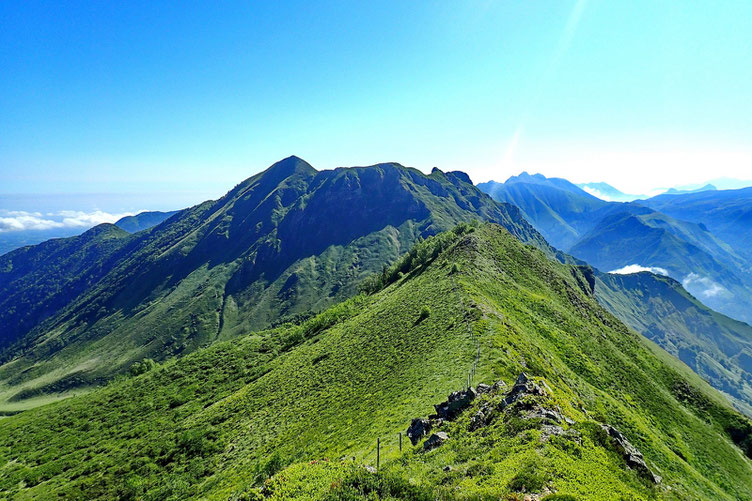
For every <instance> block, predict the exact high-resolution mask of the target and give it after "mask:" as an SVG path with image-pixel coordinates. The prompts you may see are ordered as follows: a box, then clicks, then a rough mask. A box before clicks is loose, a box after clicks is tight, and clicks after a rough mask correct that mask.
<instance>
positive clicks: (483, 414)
mask: <svg viewBox="0 0 752 501" xmlns="http://www.w3.org/2000/svg"><path fill="white" fill-rule="evenodd" d="M495 414H496V410H495V409H494V407H493V405H491V403H490V402H486V403H485V404H483V406H482V407H481V408H480V409H478V412H476V413H475V414H473V416H472V417H471V418H470V431H475V430H477V429H478V428H482V427H484V426H486V425H487V424H488V423H490V422H491V420H492V419H493V418H494V415H495Z"/></svg>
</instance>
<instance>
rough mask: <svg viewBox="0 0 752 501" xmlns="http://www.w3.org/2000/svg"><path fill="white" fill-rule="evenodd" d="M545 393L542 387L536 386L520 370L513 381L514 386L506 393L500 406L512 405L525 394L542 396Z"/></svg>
mask: <svg viewBox="0 0 752 501" xmlns="http://www.w3.org/2000/svg"><path fill="white" fill-rule="evenodd" d="M545 394H546V391H545V390H544V389H543V388H541V387H540V386H538V385H537V384H536V383H535V382H534V381H533V380H532V379H530V378H529V377H527V374H525V373H524V372H522V373H520V375H519V376H518V377H517V381H515V383H514V386H513V387H512V389H511V390H510V391H509V393H507V396H506V397H504V400H503V402H502V405H501V407H502V408H504V407H506V406H508V405H512V404H513V403H515V402H516V401H518V400H520V399H522V398H523V397H525V396H527V395H535V396H543V395H545Z"/></svg>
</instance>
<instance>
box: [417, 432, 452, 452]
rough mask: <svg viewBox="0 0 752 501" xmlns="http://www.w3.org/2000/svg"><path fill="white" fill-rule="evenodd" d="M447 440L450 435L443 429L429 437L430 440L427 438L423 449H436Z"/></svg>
mask: <svg viewBox="0 0 752 501" xmlns="http://www.w3.org/2000/svg"><path fill="white" fill-rule="evenodd" d="M447 440H449V435H447V434H446V433H444V432H443V431H440V432H438V433H434V434H433V435H431V436H430V437H428V440H426V441H425V443H424V444H423V450H426V451H430V450H431V449H435V448H436V447H439V446H440V445H442V444H443V443H444V442H446V441H447Z"/></svg>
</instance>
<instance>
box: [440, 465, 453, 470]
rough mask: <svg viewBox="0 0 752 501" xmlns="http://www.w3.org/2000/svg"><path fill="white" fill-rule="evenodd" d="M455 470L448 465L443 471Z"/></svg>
mask: <svg viewBox="0 0 752 501" xmlns="http://www.w3.org/2000/svg"><path fill="white" fill-rule="evenodd" d="M453 469H454V468H452V467H451V466H450V465H446V466H445V467H444V468H442V470H444V471H452V470H453Z"/></svg>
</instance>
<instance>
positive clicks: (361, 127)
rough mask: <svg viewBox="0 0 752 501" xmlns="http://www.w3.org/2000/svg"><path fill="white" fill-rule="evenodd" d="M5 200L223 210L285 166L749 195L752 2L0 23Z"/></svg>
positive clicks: (209, 8)
mask: <svg viewBox="0 0 752 501" xmlns="http://www.w3.org/2000/svg"><path fill="white" fill-rule="evenodd" d="M0 69H1V70H0V71H1V75H2V76H1V77H0V193H52V192H55V193H60V192H71V193H82V192H86V193H111V192H112V193H115V192H117V193H164V192H180V193H187V194H191V195H190V196H193V197H195V198H197V200H195V201H196V202H198V201H199V200H200V199H201V197H204V195H206V196H207V197H208V196H209V195H213V196H217V195H219V194H221V193H223V192H224V191H226V189H228V188H230V187H232V186H233V185H234V184H236V183H237V182H239V181H240V180H242V179H244V178H246V177H248V176H250V175H252V174H254V173H255V172H258V171H259V170H261V169H262V168H264V167H266V166H268V165H269V164H271V163H273V162H274V161H276V160H278V159H280V158H283V157H286V156H288V155H291V154H296V155H298V156H301V157H303V158H305V159H306V160H308V161H309V162H311V163H312V164H313V165H314V166H315V167H317V168H319V169H324V168H333V167H336V166H342V165H367V164H372V163H376V162H380V161H398V162H400V163H403V164H405V165H411V166H415V167H418V168H420V169H422V170H426V171H427V170H429V169H430V168H431V167H433V166H438V167H439V168H441V169H443V170H457V169H460V170H464V171H466V172H468V173H469V174H470V175H471V177H472V178H473V180H474V181H476V182H479V181H486V180H489V179H496V180H504V179H506V178H507V177H508V176H510V175H512V174H517V173H519V172H520V171H522V170H527V171H530V172H541V173H543V174H545V175H548V176H560V177H566V178H569V179H571V180H573V181H576V182H584V181H606V182H610V183H612V184H614V185H615V186H616V187H618V188H620V189H622V190H623V191H627V192H638V193H640V192H643V193H644V192H646V191H647V190H649V189H650V188H653V187H656V186H672V185H681V184H687V183H695V182H701V181H704V180H707V179H711V178H715V177H720V176H730V177H737V178H752V2H750V1H749V0H740V1H733V0H728V1H725V0H724V1H707V2H705V1H700V0H697V1H692V2H680V1H663V0H644V1H643V0H630V1H625V2H621V1H615V0H613V1H612V0H608V1H607V0H561V1H545V0H541V1H535V2H532V1H527V0H519V1H513V0H498V1H494V0H486V1H456V2H455V1H452V2H447V1H443V0H441V1H434V2H427V1H415V2H413V1H409V2H404V1H400V2H382V1H370V2H352V1H341V2H331V1H322V2H310V1H301V2H290V1H268V2H265V1H252V2H249V1H243V2H195V3H194V2H188V1H185V2H154V1H146V2H138V1H128V2H80V3H78V2H72V1H71V2H35V1H13V0H5V1H3V2H0Z"/></svg>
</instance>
